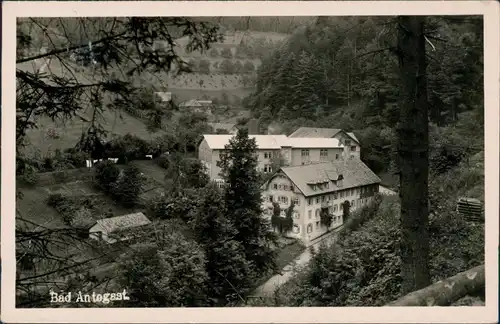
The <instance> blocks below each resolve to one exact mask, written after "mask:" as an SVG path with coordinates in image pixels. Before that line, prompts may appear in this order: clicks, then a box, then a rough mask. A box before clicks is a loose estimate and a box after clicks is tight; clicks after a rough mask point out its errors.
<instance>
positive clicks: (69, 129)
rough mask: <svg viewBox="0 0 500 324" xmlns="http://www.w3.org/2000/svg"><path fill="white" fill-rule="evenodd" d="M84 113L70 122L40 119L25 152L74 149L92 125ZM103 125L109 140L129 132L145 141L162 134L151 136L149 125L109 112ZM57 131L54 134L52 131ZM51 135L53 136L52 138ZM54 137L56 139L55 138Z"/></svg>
mask: <svg viewBox="0 0 500 324" xmlns="http://www.w3.org/2000/svg"><path fill="white" fill-rule="evenodd" d="M87 115H90V114H85V113H82V114H80V116H81V117H80V116H77V117H74V118H73V119H71V120H66V121H63V120H60V121H56V122H54V121H52V120H51V119H50V118H49V117H40V118H38V120H37V126H38V127H37V128H36V129H31V130H29V131H28V133H27V138H28V140H29V143H30V144H31V145H29V147H27V148H26V153H28V154H29V153H33V152H34V151H35V150H39V151H40V153H41V154H42V155H44V154H47V153H49V152H53V151H54V150H55V149H66V148H70V147H74V146H75V145H76V143H77V142H78V141H79V140H80V137H81V135H82V133H83V132H84V131H86V130H87V129H88V127H89V125H90V123H89V121H90V117H87ZM102 123H103V125H104V128H105V129H106V130H107V131H108V132H109V134H108V135H109V138H113V137H115V136H123V135H125V134H127V133H130V134H133V135H136V136H138V137H140V138H142V139H144V140H152V139H153V138H155V137H157V136H158V135H159V134H160V133H158V132H157V133H150V132H149V131H148V130H147V128H146V125H145V124H144V123H143V122H142V121H140V120H138V119H137V118H134V117H132V116H131V115H129V114H127V113H126V112H123V111H111V110H108V109H106V110H105V111H104V112H103V114H102ZM53 131H54V132H53ZM49 134H52V135H49ZM54 134H55V137H54Z"/></svg>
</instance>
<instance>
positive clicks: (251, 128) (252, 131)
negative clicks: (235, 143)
mask: <svg viewBox="0 0 500 324" xmlns="http://www.w3.org/2000/svg"><path fill="white" fill-rule="evenodd" d="M247 129H248V135H258V134H259V120H258V119H256V118H252V119H250V120H249V121H248V124H247Z"/></svg>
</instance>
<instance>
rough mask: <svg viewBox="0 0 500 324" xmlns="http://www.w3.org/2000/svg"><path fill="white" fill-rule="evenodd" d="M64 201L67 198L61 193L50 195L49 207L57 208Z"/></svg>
mask: <svg viewBox="0 0 500 324" xmlns="http://www.w3.org/2000/svg"><path fill="white" fill-rule="evenodd" d="M64 199H65V196H63V195H62V194H61V193H54V194H50V195H49V198H48V199H47V205H48V206H50V207H53V208H56V207H57V206H59V205H60V204H61V203H62V202H63V201H64Z"/></svg>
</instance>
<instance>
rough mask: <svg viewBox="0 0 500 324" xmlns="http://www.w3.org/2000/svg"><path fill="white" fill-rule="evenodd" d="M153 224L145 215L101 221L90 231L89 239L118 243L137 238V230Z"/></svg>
mask: <svg viewBox="0 0 500 324" xmlns="http://www.w3.org/2000/svg"><path fill="white" fill-rule="evenodd" d="M149 224H151V221H150V220H149V219H148V218H147V217H146V215H144V214H143V213H133V214H128V215H123V216H117V217H110V218H103V219H99V220H98V221H96V222H95V224H94V225H93V226H92V227H90V229H89V237H90V238H91V239H94V240H97V241H104V242H107V243H110V244H112V243H116V242H118V241H126V240H129V239H131V238H132V237H134V236H135V234H136V233H134V232H136V231H137V229H138V228H140V227H142V226H145V225H149Z"/></svg>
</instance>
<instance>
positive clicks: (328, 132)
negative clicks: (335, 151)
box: [288, 127, 359, 143]
mask: <svg viewBox="0 0 500 324" xmlns="http://www.w3.org/2000/svg"><path fill="white" fill-rule="evenodd" d="M341 131H342V129H339V128H319V127H299V128H298V129H297V130H296V131H295V132H293V133H292V134H290V135H289V136H288V137H309V138H313V137H316V138H329V137H334V136H335V135H337V134H338V133H339V132H341ZM345 133H346V134H347V135H349V136H350V137H351V138H352V139H353V140H355V141H356V142H358V143H359V140H358V139H357V137H356V135H354V133H352V132H349V133H348V132H345Z"/></svg>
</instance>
